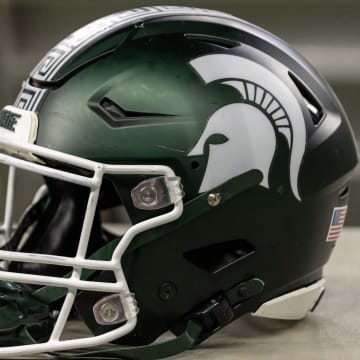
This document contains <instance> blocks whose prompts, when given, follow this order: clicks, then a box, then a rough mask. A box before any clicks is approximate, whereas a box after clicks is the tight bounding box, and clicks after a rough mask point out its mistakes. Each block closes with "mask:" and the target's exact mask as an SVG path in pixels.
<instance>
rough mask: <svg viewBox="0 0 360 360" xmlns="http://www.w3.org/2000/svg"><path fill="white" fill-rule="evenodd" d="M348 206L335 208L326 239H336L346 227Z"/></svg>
mask: <svg viewBox="0 0 360 360" xmlns="http://www.w3.org/2000/svg"><path fill="white" fill-rule="evenodd" d="M346 212H347V206H341V207H336V208H334V211H333V214H332V217H331V223H330V228H329V232H328V236H327V238H326V241H336V240H337V239H338V238H339V236H340V234H341V231H342V229H343V227H344V222H345V216H346Z"/></svg>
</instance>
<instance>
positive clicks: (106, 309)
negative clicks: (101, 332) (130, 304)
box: [99, 302, 120, 324]
mask: <svg viewBox="0 0 360 360" xmlns="http://www.w3.org/2000/svg"><path fill="white" fill-rule="evenodd" d="M99 315H100V316H101V318H102V320H103V321H104V322H106V323H109V324H111V323H113V322H114V321H115V320H117V318H118V317H119V315H120V310H119V308H118V307H117V306H116V305H115V304H113V303H110V302H106V303H104V304H102V305H101V308H100V312H99Z"/></svg>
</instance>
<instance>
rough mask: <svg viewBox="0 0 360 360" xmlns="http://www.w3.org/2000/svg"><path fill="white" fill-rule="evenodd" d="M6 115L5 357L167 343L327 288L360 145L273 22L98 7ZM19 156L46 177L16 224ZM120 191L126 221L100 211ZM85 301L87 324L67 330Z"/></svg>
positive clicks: (111, 352)
mask: <svg viewBox="0 0 360 360" xmlns="http://www.w3.org/2000/svg"><path fill="white" fill-rule="evenodd" d="M0 125H1V128H0V148H1V154H0V161H1V163H2V164H5V165H7V166H9V173H8V185H7V195H6V206H5V215H4V223H3V226H2V233H3V236H4V239H3V243H2V248H1V250H0V259H1V261H2V264H3V268H4V271H1V272H0V280H1V283H0V288H1V292H0V293H1V295H0V301H1V305H2V307H1V308H0V334H1V335H0V342H1V344H2V345H3V347H2V348H1V351H0V356H5V357H7V356H10V355H19V354H31V353H39V352H63V351H72V350H74V349H81V350H82V354H84V352H85V353H90V354H93V355H94V354H95V355H96V354H97V355H98V356H109V357H111V356H114V357H116V356H120V357H121V356H124V357H126V358H136V359H139V358H144V359H151V358H160V357H166V356H170V355H173V354H176V353H178V352H180V351H183V350H185V349H187V348H189V347H191V346H194V345H196V344H198V343H200V342H202V341H204V340H205V339H206V338H208V337H209V336H211V335H212V334H214V333H215V332H216V331H218V330H219V329H221V328H222V327H224V326H226V325H227V324H229V323H231V322H232V321H233V320H235V319H236V318H238V317H240V316H242V315H243V314H246V313H252V314H253V315H254V316H264V317H270V318H279V319H300V318H303V317H304V316H305V315H306V313H307V312H308V311H309V310H311V309H312V308H313V307H314V306H315V305H316V303H317V302H318V300H319V299H320V297H321V295H322V293H323V291H324V288H325V280H324V278H323V274H322V269H323V266H324V265H325V263H326V262H327V261H328V259H329V257H330V254H331V252H332V250H333V248H334V246H335V243H336V240H337V238H338V237H339V235H340V233H341V229H342V226H343V224H344V219H345V215H346V210H347V202H348V194H349V181H350V178H351V174H352V172H353V170H354V168H355V166H356V164H357V162H358V156H357V151H356V147H355V141H354V137H353V134H352V131H351V128H350V124H349V121H348V119H347V117H346V115H345V113H344V110H343V109H342V107H341V105H340V104H339V102H338V100H337V98H336V97H335V95H334V93H333V92H332V90H331V89H330V87H329V85H328V84H327V83H326V81H325V80H324V79H323V78H322V77H321V76H320V75H319V74H318V73H317V72H316V71H315V70H314V68H313V67H312V66H311V65H309V63H308V62H307V61H306V60H305V59H304V58H303V57H301V55H299V54H298V53H297V52H296V51H294V50H292V49H291V48H290V47H289V45H288V44H286V43H285V42H283V41H282V40H280V39H278V38H277V37H275V36H274V35H272V34H270V33H268V32H267V31H265V30H262V29H260V28H258V27H256V26H254V25H252V24H249V23H247V22H245V21H243V20H240V19H238V18H236V17H233V16H231V15H228V14H225V13H221V12H217V11H211V10H204V9H196V8H186V7H171V6H160V7H145V8H139V9H134V10H130V11H125V12H121V13H117V14H113V15H110V16H107V17H105V18H102V19H100V20H97V21H95V22H93V23H91V24H89V25H87V26H85V27H83V28H82V29H80V30H78V31H76V32H75V33H73V34H72V35H70V36H69V37H68V38H66V39H65V40H63V41H62V42H61V43H59V44H58V45H57V46H55V47H54V48H53V49H52V50H50V52H49V53H48V54H47V55H46V56H45V57H44V59H43V60H42V61H41V62H40V63H39V65H38V66H37V67H36V68H35V69H34V70H33V72H32V73H31V75H30V77H29V79H28V80H26V81H25V82H24V84H23V87H22V90H21V91H20V94H19V96H18V98H17V100H16V102H15V104H14V106H7V107H5V108H4V109H3V110H2V111H1V115H0ZM18 169H20V170H22V171H26V172H31V173H35V174H38V175H41V176H42V178H43V182H44V183H43V185H42V186H41V187H40V189H39V191H38V192H37V193H36V194H35V195H34V199H33V200H32V201H31V204H30V205H29V206H28V207H27V209H26V210H25V212H24V214H23V216H22V217H21V219H20V220H19V221H13V216H12V214H13V202H14V196H15V195H16V191H15V190H14V181H15V178H16V174H18V173H19V170H18ZM20 174H23V172H20ZM22 176H24V175H22ZM119 207H120V208H121V209H123V215H120V216H119V215H116V219H118V221H119V222H121V221H122V219H124V218H125V217H126V216H125V215H126V214H127V216H128V218H129V223H130V225H129V226H128V227H126V229H125V232H124V233H123V234H122V235H120V234H119V233H118V232H116V231H114V230H113V229H109V228H108V227H106V217H104V216H103V215H102V214H103V213H104V211H105V210H107V211H108V210H109V209H114V208H119ZM124 209H125V210H124ZM125 211H126V214H124V212H125ZM112 213H114V212H112ZM73 314H75V315H73ZM76 314H78V316H79V318H81V319H82V321H83V322H84V324H86V326H87V327H88V329H89V330H90V332H91V334H90V335H87V336H85V337H79V338H73V339H66V338H64V329H65V326H66V324H67V323H68V319H69V318H70V317H71V316H77V315H76ZM169 331H170V332H171V333H172V334H173V335H174V337H173V338H171V339H170V340H164V341H163V342H156V343H155V344H154V341H155V340H157V339H158V338H159V337H160V336H161V335H162V334H164V333H166V332H169ZM106 343H113V345H112V346H111V347H110V348H109V347H106V348H102V347H100V348H99V346H100V345H103V344H106ZM77 355H78V353H77V352H76V353H73V354H72V355H71V356H77Z"/></svg>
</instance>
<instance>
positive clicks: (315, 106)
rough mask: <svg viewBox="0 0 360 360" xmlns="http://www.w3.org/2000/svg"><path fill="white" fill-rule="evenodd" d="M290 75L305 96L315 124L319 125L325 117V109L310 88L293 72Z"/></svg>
mask: <svg viewBox="0 0 360 360" xmlns="http://www.w3.org/2000/svg"><path fill="white" fill-rule="evenodd" d="M289 76H290V78H291V80H292V81H293V82H294V84H295V86H296V87H297V88H298V90H299V91H300V94H301V95H302V97H303V98H304V101H305V103H306V106H307V108H308V110H309V113H310V115H311V118H312V121H313V124H314V125H315V126H319V124H320V122H321V121H322V119H323V118H324V110H323V109H322V106H321V105H320V102H319V101H317V100H316V98H315V96H314V95H313V94H312V93H311V92H310V90H309V89H308V88H307V87H306V86H305V85H304V84H303V83H302V82H301V81H300V80H299V79H298V78H297V77H296V76H295V75H294V74H293V73H291V72H289Z"/></svg>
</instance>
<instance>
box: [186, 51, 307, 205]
mask: <svg viewBox="0 0 360 360" xmlns="http://www.w3.org/2000/svg"><path fill="white" fill-rule="evenodd" d="M190 65H191V66H192V68H193V69H194V70H195V71H196V72H197V74H198V75H199V76H200V77H201V78H202V79H203V80H204V82H205V83H206V84H208V83H210V82H212V81H216V80H224V81H223V82H222V83H223V84H226V85H229V86H232V87H234V88H235V89H237V90H238V91H239V92H240V94H241V96H242V98H243V99H244V103H236V104H229V105H226V106H224V107H222V108H221V109H219V110H217V111H216V112H215V113H214V114H213V115H212V116H211V117H210V119H209V120H208V122H207V125H206V127H205V130H204V131H203V133H202V135H201V137H200V139H199V140H198V142H197V143H196V145H195V146H194V147H193V149H192V150H191V151H190V152H189V154H188V156H195V155H203V154H204V147H205V144H206V142H207V140H208V139H209V137H210V136H212V135H218V134H221V135H223V138H224V139H227V140H226V141H225V142H224V143H222V144H210V147H209V159H208V164H207V168H206V171H205V175H204V178H203V180H202V183H201V186H200V189H199V192H205V191H209V190H211V189H213V188H214V187H216V186H219V185H221V184H223V183H225V182H226V181H228V180H230V179H232V178H234V177H236V176H238V175H241V174H243V173H245V172H247V171H249V170H252V169H258V170H260V171H261V172H262V174H263V180H262V182H261V184H260V185H262V186H264V187H266V188H269V170H270V166H271V163H272V161H273V158H274V155H275V150H276V141H277V137H278V134H282V135H284V136H285V137H286V139H287V143H288V145H289V151H290V166H289V176H290V184H291V189H292V192H293V194H294V196H295V197H296V198H297V199H298V200H299V201H300V200H301V199H300V195H299V190H298V176H299V171H300V165H301V161H302V158H303V155H304V151H305V143H306V129H305V121H304V117H303V114H302V111H301V108H300V105H299V103H298V101H297V99H296V98H295V96H294V94H293V93H292V92H291V91H290V89H289V88H288V87H287V86H286V84H285V83H283V82H282V81H281V80H280V79H279V78H278V77H277V76H276V75H274V74H273V73H272V72H271V71H269V70H268V69H266V68H265V67H263V66H262V65H260V64H258V63H255V62H253V61H251V60H248V59H246V58H242V57H239V56H235V55H225V54H215V55H206V56H202V57H199V58H197V59H195V60H192V61H191V62H190ZM268 89H271V92H270V91H269V90H268ZM245 101H246V102H245Z"/></svg>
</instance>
